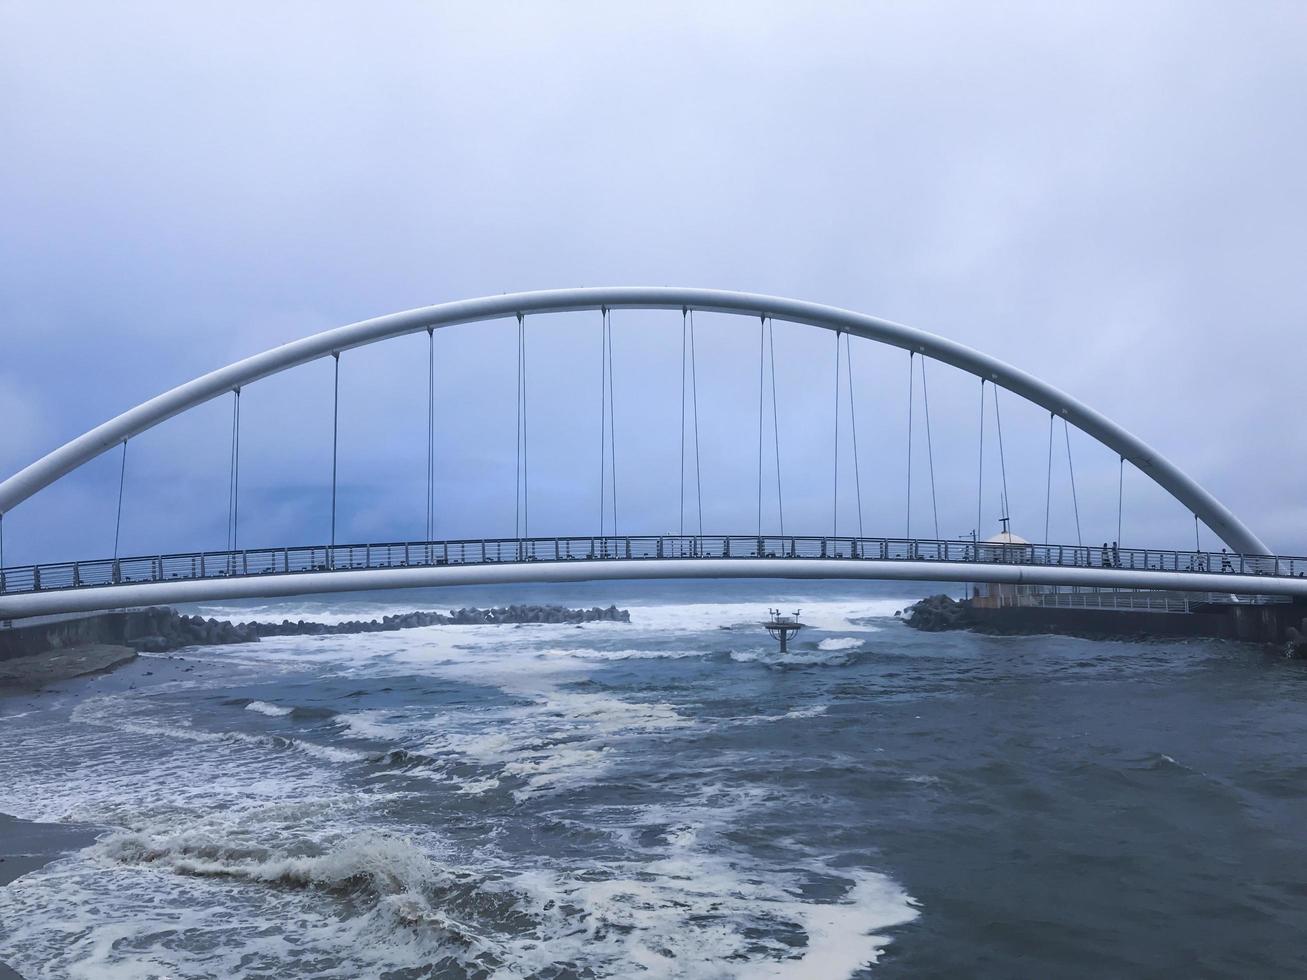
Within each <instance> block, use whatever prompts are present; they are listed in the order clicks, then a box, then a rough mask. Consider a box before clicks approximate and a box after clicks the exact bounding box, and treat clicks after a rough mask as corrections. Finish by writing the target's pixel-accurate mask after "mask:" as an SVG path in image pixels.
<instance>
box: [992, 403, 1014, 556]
mask: <svg viewBox="0 0 1307 980" xmlns="http://www.w3.org/2000/svg"><path fill="white" fill-rule="evenodd" d="M994 425H995V427H996V428H997V429H998V465H999V469H1000V470H1001V471H1002V474H1003V516H1004V517H1005V518H1006V519H1007V531H1008V534H1011V533H1012V506H1011V504H1010V503H1009V502H1008V495H1007V459H1006V457H1005V455H1004V453H1003V417H1002V416H1001V415H1000V414H999V411H998V387H997V386H995V388H994Z"/></svg>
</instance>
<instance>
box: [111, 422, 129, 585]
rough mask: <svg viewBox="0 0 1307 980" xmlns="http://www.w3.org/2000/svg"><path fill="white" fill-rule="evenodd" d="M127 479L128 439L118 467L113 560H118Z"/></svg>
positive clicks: (124, 442) (124, 444)
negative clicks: (119, 533) (124, 487)
mask: <svg viewBox="0 0 1307 980" xmlns="http://www.w3.org/2000/svg"><path fill="white" fill-rule="evenodd" d="M126 481H127V440H126V439H124V440H123V456H122V463H121V464H120V465H119V468H118V516H117V517H116V518H114V522H113V560H114V561H117V560H118V532H119V531H120V530H121V529H122V524H123V486H124V484H125V483H126Z"/></svg>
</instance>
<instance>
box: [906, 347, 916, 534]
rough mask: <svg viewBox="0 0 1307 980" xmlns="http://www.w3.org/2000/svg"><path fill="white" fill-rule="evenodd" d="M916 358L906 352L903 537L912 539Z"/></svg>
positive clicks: (914, 355)
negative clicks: (906, 455)
mask: <svg viewBox="0 0 1307 980" xmlns="http://www.w3.org/2000/svg"><path fill="white" fill-rule="evenodd" d="M916 356H917V352H916V351H911V350H910V351H908V493H907V499H908V506H907V530H906V531H905V532H904V537H906V538H908V540H911V539H912V405H913V402H915V401H916V397H915V395H916V392H915V390H914V382H915V379H916V370H915V369H916V364H915V362H914V360H915V358H916Z"/></svg>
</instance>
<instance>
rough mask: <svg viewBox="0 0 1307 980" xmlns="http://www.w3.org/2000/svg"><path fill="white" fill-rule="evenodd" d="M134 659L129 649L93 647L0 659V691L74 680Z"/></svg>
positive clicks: (132, 652) (106, 646) (106, 645)
mask: <svg viewBox="0 0 1307 980" xmlns="http://www.w3.org/2000/svg"><path fill="white" fill-rule="evenodd" d="M134 659H136V651H135V650H133V649H132V648H131V647H123V646H110V645H108V644H93V645H89V646H79V647H70V648H68V649H66V650H50V651H48V652H46V653H38V654H33V655H32V656H28V657H11V658H9V659H7V660H0V691H4V690H6V689H9V690H24V689H27V690H34V689H36V688H40V687H44V686H46V685H48V684H53V683H56V682H58V681H66V680H71V679H72V678H74V677H86V676H90V675H94V674H100V673H103V672H105V671H108V670H113V669H114V668H115V667H117V666H119V665H121V664H124V663H127V662H128V661H130V660H134Z"/></svg>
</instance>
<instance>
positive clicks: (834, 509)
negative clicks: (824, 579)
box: [831, 330, 840, 538]
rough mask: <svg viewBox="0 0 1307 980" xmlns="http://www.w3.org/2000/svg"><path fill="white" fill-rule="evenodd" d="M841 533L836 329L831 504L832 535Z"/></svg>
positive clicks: (836, 335)
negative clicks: (833, 486)
mask: <svg viewBox="0 0 1307 980" xmlns="http://www.w3.org/2000/svg"><path fill="white" fill-rule="evenodd" d="M839 535H840V332H839V331H838V330H836V331H835V492H834V497H833V502H832V504H831V537H832V538H837V537H839Z"/></svg>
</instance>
